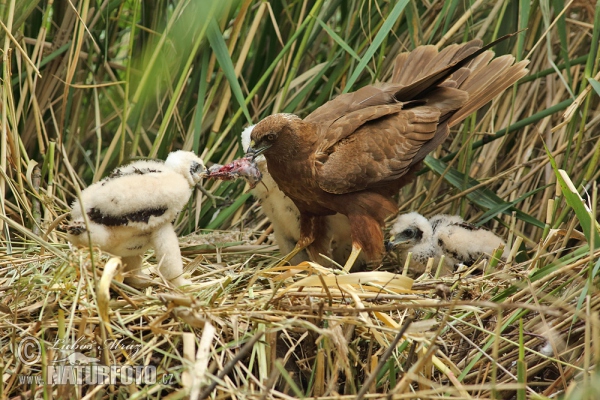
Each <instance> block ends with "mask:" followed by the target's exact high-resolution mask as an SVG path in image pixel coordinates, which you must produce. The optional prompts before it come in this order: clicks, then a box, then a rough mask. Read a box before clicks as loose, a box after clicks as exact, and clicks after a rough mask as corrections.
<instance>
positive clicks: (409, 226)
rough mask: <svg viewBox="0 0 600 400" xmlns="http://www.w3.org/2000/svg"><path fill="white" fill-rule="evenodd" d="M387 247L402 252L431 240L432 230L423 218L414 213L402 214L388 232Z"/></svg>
mask: <svg viewBox="0 0 600 400" xmlns="http://www.w3.org/2000/svg"><path fill="white" fill-rule="evenodd" d="M390 234H391V235H392V236H391V237H390V240H389V245H388V246H389V247H391V248H399V249H402V250H405V249H409V248H411V247H413V246H416V245H418V244H420V243H423V242H426V241H429V240H431V238H432V237H433V230H432V229H431V224H430V223H429V221H427V219H426V218H425V217H423V216H422V215H421V214H419V213H416V212H411V213H408V214H403V215H401V216H399V217H398V218H397V219H396V222H395V223H394V225H393V226H392V229H391V230H390Z"/></svg>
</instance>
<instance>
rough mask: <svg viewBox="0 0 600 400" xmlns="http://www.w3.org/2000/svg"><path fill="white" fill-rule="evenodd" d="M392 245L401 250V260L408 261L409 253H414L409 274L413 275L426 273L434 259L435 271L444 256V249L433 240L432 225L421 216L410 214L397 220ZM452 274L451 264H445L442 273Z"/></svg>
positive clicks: (393, 229)
mask: <svg viewBox="0 0 600 400" xmlns="http://www.w3.org/2000/svg"><path fill="white" fill-rule="evenodd" d="M390 234H391V235H392V236H391V238H390V244H391V246H392V247H393V248H396V249H399V250H400V259H401V260H402V262H405V261H406V257H407V256H408V253H409V252H410V253H412V256H411V263H410V267H409V272H410V274H411V275H413V276H415V275H420V274H422V273H423V272H425V268H426V267H427V262H428V261H429V259H430V258H433V260H434V261H433V271H435V269H436V268H437V266H438V264H439V262H440V258H441V256H442V249H441V248H440V247H439V246H438V245H437V242H436V241H434V240H433V235H434V233H433V229H432V227H431V224H430V223H429V221H428V220H427V218H425V217H424V216H422V215H421V214H419V213H417V212H410V213H408V214H402V215H400V216H398V218H396V221H395V222H394V225H393V226H392V229H391V230H390ZM449 272H451V264H449V263H448V262H445V263H444V267H443V270H442V273H449Z"/></svg>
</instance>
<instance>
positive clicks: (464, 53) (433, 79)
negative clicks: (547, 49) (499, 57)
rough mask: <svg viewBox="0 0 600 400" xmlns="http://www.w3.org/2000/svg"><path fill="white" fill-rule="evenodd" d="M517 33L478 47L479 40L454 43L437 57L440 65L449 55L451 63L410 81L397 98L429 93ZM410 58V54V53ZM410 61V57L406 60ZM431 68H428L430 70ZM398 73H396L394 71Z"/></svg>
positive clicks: (398, 93)
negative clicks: (462, 43)
mask: <svg viewBox="0 0 600 400" xmlns="http://www.w3.org/2000/svg"><path fill="white" fill-rule="evenodd" d="M515 34H516V33H511V34H509V35H505V36H502V37H501V38H499V39H496V40H494V41H493V42H491V43H489V44H487V45H485V46H483V47H481V48H478V47H479V46H480V44H481V41H479V40H477V39H476V40H472V41H470V42H467V43H465V44H464V45H452V46H448V47H447V48H445V49H444V50H442V51H441V52H440V53H439V54H438V56H437V57H436V59H437V58H439V59H440V63H439V64H438V65H443V62H444V60H446V59H447V58H446V57H448V56H450V55H451V57H450V61H451V63H450V64H446V65H445V66H443V67H441V68H440V69H439V70H437V71H436V70H434V71H435V72H433V73H430V74H429V75H427V76H425V77H423V78H420V79H419V80H417V81H416V82H412V83H410V84H409V85H408V86H406V87H403V88H402V89H400V90H399V91H398V92H397V93H396V98H397V99H403V100H409V99H414V98H418V97H422V96H424V95H426V94H427V92H429V91H430V90H432V89H433V88H435V87H437V86H438V85H440V84H441V83H442V82H443V81H444V80H446V79H447V78H448V77H449V76H450V75H452V74H453V73H454V72H456V71H458V70H460V69H461V68H463V67H465V66H466V65H467V64H468V63H469V62H471V61H472V60H474V59H475V58H477V57H478V56H480V55H481V54H483V53H485V52H486V51H487V50H488V49H490V48H492V47H494V46H495V45H497V44H498V43H500V42H501V41H503V40H506V39H508V38H509V37H511V36H513V35H515ZM409 58H410V55H409ZM406 61H408V59H407V60H406ZM436 64H437V63H436ZM430 70H431V69H429V68H428V71H430ZM394 75H396V73H394Z"/></svg>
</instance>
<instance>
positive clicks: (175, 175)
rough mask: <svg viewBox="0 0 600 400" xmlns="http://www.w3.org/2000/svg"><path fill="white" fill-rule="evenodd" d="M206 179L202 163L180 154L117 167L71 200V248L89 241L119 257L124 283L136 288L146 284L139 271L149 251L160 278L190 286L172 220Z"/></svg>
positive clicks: (189, 154)
mask: <svg viewBox="0 0 600 400" xmlns="http://www.w3.org/2000/svg"><path fill="white" fill-rule="evenodd" d="M205 175H206V171H205V167H204V164H203V162H202V160H201V159H200V158H199V157H198V156H196V155H195V154H194V153H192V152H189V151H181V150H179V151H175V152H173V153H171V154H169V156H168V157H167V159H166V161H165V162H162V161H136V162H133V163H131V164H129V165H126V166H123V167H120V168H117V169H115V170H114V171H113V172H112V173H111V174H110V175H109V176H108V177H106V178H104V179H103V180H101V181H99V182H96V183H94V184H93V185H91V186H89V187H88V188H86V189H85V190H83V191H82V192H81V197H80V198H79V199H77V200H75V201H74V202H73V205H72V207H71V208H72V209H71V223H70V225H69V226H68V227H67V236H68V239H69V241H71V242H72V243H73V244H74V245H76V246H89V243H90V239H91V243H92V244H93V245H96V246H98V247H100V248H101V249H102V250H105V251H107V252H109V253H111V254H114V255H116V256H121V258H122V260H123V264H125V271H126V272H129V273H130V274H129V277H127V278H126V281H127V282H129V283H130V284H133V285H136V286H146V285H147V284H148V283H150V280H149V279H145V278H144V277H143V275H142V274H141V271H140V270H141V267H142V255H143V254H144V253H145V252H146V250H148V249H149V248H154V251H155V255H156V259H157V262H158V264H159V271H160V273H161V275H162V276H163V277H164V278H165V279H167V280H169V281H170V282H171V283H172V284H174V285H175V286H183V285H186V284H189V283H190V282H189V281H188V280H187V279H185V278H184V277H183V276H182V274H183V262H182V260H181V252H180V250H179V241H178V239H177V234H176V233H175V230H174V229H173V221H174V220H175V217H177V214H178V213H179V212H180V211H181V210H182V209H183V207H184V206H185V205H186V203H187V202H188V200H189V199H190V196H191V195H192V189H193V188H194V186H196V185H197V184H198V183H199V182H200V180H201V179H202V178H203V177H204V176H205ZM82 205H83V207H82ZM82 211H83V212H85V218H84V214H83V213H82ZM86 219H87V224H86ZM88 235H89V236H88Z"/></svg>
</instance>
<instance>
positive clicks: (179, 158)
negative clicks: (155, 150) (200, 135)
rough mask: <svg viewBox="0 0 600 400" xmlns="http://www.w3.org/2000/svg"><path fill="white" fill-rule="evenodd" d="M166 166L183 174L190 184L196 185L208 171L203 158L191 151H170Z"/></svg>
mask: <svg viewBox="0 0 600 400" xmlns="http://www.w3.org/2000/svg"><path fill="white" fill-rule="evenodd" d="M165 166H167V167H169V168H171V169H172V170H174V171H175V172H178V173H180V174H181V175H183V177H184V178H185V179H187V180H188V182H189V184H190V186H196V185H197V184H198V183H199V182H200V181H201V180H202V178H204V177H206V176H207V173H208V171H207V170H206V167H205V166H204V162H202V159H201V158H200V157H198V156H197V155H196V154H194V153H192V152H191V151H183V150H177V151H174V152H172V153H170V154H169V156H168V157H167V159H166V160H165Z"/></svg>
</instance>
